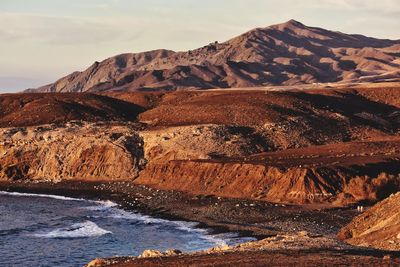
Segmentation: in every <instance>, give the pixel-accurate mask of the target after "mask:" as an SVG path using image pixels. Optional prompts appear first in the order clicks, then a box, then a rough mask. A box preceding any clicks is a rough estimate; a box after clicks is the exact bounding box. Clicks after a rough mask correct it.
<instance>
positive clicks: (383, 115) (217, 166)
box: [0, 84, 400, 206]
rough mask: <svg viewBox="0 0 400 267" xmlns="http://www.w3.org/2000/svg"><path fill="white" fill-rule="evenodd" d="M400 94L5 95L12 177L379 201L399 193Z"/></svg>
mask: <svg viewBox="0 0 400 267" xmlns="http://www.w3.org/2000/svg"><path fill="white" fill-rule="evenodd" d="M399 94H400V90H399V89H398V87H395V86H394V85H393V84H391V85H390V86H386V87H385V86H383V85H382V87H374V88H350V89H304V90H284V91H276V90H264V89H262V88H260V89H259V90H210V91H194V90H189V91H177V92H103V93H101V94H100V95H96V94H81V93H68V94H22V95H2V96H0V100H1V101H2V102H3V103H9V104H7V105H4V106H2V108H1V111H2V113H1V116H0V121H1V122H3V124H2V126H3V127H6V128H3V129H4V130H2V132H1V133H0V137H1V138H2V149H3V154H2V155H1V156H0V166H1V171H2V173H3V175H2V178H3V179H5V180H7V179H8V180H24V179H34V180H38V179H39V180H40V179H47V180H52V179H56V180H57V179H62V178H63V177H66V178H67V179H90V180H102V179H119V180H121V179H122V180H124V179H127V180H132V179H135V181H134V182H135V183H137V184H146V185H150V186H152V187H157V188H160V189H173V190H180V191H185V192H188V193H190V194H201V195H217V196H227V197H237V198H247V199H254V200H264V201H270V202H280V203H295V204H303V203H331V204H333V205H338V206H342V205H350V204H353V203H361V202H362V203H371V202H375V201H378V200H380V199H383V198H385V197H387V196H388V195H389V194H391V193H393V192H396V191H398V190H399V189H400V181H399V177H400V167H399V166H400V164H399V159H400V150H399V148H400V137H399V130H400V128H399V127H400V102H399V99H400V97H399ZM11 107H13V108H12V109H11ZM76 120H79V122H77V121H76ZM69 121H73V122H72V123H69ZM93 122H96V123H97V124H98V125H97V124H96V123H95V124H93ZM43 125H44V126H45V127H44V126H43ZM42 126H43V127H44V128H41V127H42ZM118 127H119V128H118ZM117 129H119V130H117ZM121 129H124V130H123V134H122V133H121ZM85 131H87V133H86V132H85ZM89 133H90V134H89ZM126 140H133V141H132V142H130V141H129V142H126ZM53 150H54V151H56V150H57V151H59V152H57V153H50V151H53ZM74 150H77V151H81V152H79V153H81V154H79V153H78V154H77V153H74V152H73V151H74ZM101 151H103V152H101ZM37 155H41V156H40V157H41V159H42V160H39V161H38V160H35V158H37V157H36V156H37ZM79 155H80V156H79ZM80 160H83V162H80ZM129 162H132V164H133V166H131V167H129V165H132V164H131V163H129ZM121 164H122V165H121ZM44 166H51V167H48V168H47V167H46V168H45V167H44ZM113 171H114V172H115V174H112V173H113ZM135 177H136V178H135Z"/></svg>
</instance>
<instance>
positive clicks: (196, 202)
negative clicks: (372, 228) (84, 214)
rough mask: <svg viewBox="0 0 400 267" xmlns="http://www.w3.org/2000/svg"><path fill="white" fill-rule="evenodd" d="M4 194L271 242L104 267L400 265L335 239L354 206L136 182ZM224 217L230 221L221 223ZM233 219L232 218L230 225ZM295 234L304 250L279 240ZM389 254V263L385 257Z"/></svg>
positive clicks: (31, 186)
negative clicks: (96, 206)
mask: <svg viewBox="0 0 400 267" xmlns="http://www.w3.org/2000/svg"><path fill="white" fill-rule="evenodd" d="M0 191H6V192H19V193H33V194H47V195H56V196H64V197H74V198H83V199H85V200H109V201H113V202H115V203H117V204H118V208H121V209H125V210H131V211H135V212H139V213H141V214H143V215H147V216H151V217H155V218H161V219H165V220H169V221H186V222H196V223H197V225H195V226H193V228H198V229H206V230H207V234H209V235H214V234H219V233H227V232H231V233H232V232H234V233H237V234H238V235H237V237H238V238H240V237H254V238H256V239H257V241H254V244H255V246H257V244H258V243H260V242H261V243H262V242H265V240H271V241H267V245H266V246H265V247H262V248H251V247H250V248H249V249H247V250H246V249H244V250H242V249H240V246H241V244H239V245H237V246H236V247H235V246H233V247H229V248H226V249H223V250H219V249H211V250H206V251H197V252H193V253H187V254H179V255H172V256H162V257H150V258H137V257H120V258H118V257H117V258H110V259H105V262H106V263H107V264H106V265H105V266H126V267H128V266H130V267H134V266H174V265H176V264H178V265H179V264H181V265H182V264H186V263H187V262H195V263H198V264H200V265H203V264H204V265H205V266H208V265H207V264H212V265H213V266H228V265H229V263H230V264H234V263H235V262H236V261H237V260H239V259H240V260H242V261H243V264H242V265H241V266H262V265H263V264H265V263H268V264H271V265H277V264H278V263H280V262H283V263H284V265H290V264H294V263H296V257H299V258H300V262H301V263H303V264H305V265H315V264H317V263H318V262H319V263H320V262H321V261H322V262H326V263H332V264H350V263H354V262H356V261H357V262H360V263H369V262H377V263H381V264H382V263H387V264H388V266H391V265H395V264H398V263H399V264H400V252H393V251H383V250H376V249H371V248H362V247H355V246H351V245H348V244H345V243H343V242H341V241H339V240H337V238H336V232H337V229H339V228H341V227H343V226H344V225H345V224H347V222H348V221H350V220H351V219H352V218H353V217H354V216H355V215H357V214H358V213H356V212H355V211H354V209H351V208H331V209H318V208H317V209H312V208H310V207H302V206H290V205H277V204H272V203H267V202H262V201H259V202H257V201H250V200H244V199H229V198H220V197H214V196H199V195H198V196H193V195H188V194H186V193H182V192H176V191H172V192H171V191H161V190H157V189H152V188H150V187H147V186H142V185H135V184H133V183H132V182H86V181H85V182H83V181H63V182H59V183H49V182H40V183H35V182H29V183H26V182H0ZM215 203H218V205H215ZM237 205H239V206H237ZM220 207H223V208H220ZM232 210H233V211H235V214H234V215H235V216H232V215H230V216H229V215H227V213H226V211H232ZM292 215H296V216H297V217H294V218H297V219H296V220H297V221H296V220H294V218H293V216H292ZM226 216H227V217H228V218H227V219H226V220H225V221H221V219H222V218H225V217H226ZM229 219H232V220H231V221H228V220H229ZM288 220H289V221H290V223H289V224H287V223H288ZM263 221H264V222H263ZM307 223H309V224H310V225H308V224H307ZM277 224H282V227H281V229H278V228H277V227H276V225H277ZM310 229H311V231H310ZM327 229H330V231H328V230H327ZM307 230H308V231H307ZM301 231H305V232H306V233H307V239H306V240H303V241H301V242H303V243H304V244H303V243H301V242H300V241H298V240H297V239H296V238H297V237H300V239H301V238H302V236H301V235H299V233H301ZM293 236H294V237H296V238H295V239H294V241H295V242H300V243H299V244H300V247H301V249H295V248H291V247H290V246H289V247H285V242H283V241H281V238H282V237H284V238H289V239H291V238H292V237H293ZM282 242H283V245H284V247H283V248H282V247H281V246H282V244H281V243H282ZM290 242H292V241H290ZM290 242H289V243H290ZM309 242H311V243H312V242H316V244H320V243H318V242H321V244H322V246H321V248H319V247H318V245H317V247H315V244H314V247H313V246H312V245H308V244H309ZM324 242H328V243H327V244H329V245H328V246H327V245H326V244H325V245H324ZM276 244H279V245H278V247H276V248H273V246H275V245H276ZM302 245H304V247H302ZM270 246H272V247H270ZM171 249H173V248H171ZM296 255H297V256H296ZM388 255H389V256H388ZM271 256H272V257H271ZM387 256H388V257H389V261H388V260H387V258H385V257H387ZM255 257H257V258H255ZM336 258H337V259H336ZM100 266H101V265H100Z"/></svg>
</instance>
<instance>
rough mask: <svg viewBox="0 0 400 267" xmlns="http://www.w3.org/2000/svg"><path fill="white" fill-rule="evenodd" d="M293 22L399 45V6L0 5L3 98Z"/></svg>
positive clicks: (126, 1)
mask: <svg viewBox="0 0 400 267" xmlns="http://www.w3.org/2000/svg"><path fill="white" fill-rule="evenodd" d="M290 19H295V20H298V21H300V22H302V23H304V24H306V25H309V26H317V27H322V28H326V29H330V30H335V31H341V32H345V33H359V34H364V35H367V36H371V37H377V38H388V39H400V0H379V1H377V0H201V1H200V0H0V92H14V91H18V90H22V89H25V88H31V87H37V86H39V85H44V84H47V83H50V82H53V81H55V80H56V79H58V78H60V77H62V76H65V75H67V74H69V73H71V72H73V71H76V70H84V69H85V68H87V67H88V66H90V65H91V64H92V63H93V62H94V61H101V60H103V59H105V58H107V57H110V56H114V55H117V54H121V53H128V52H132V53H135V52H142V51H147V50H152V49H159V48H166V49H172V50H175V51H181V50H188V49H194V48H197V47H200V46H203V45H205V44H208V43H210V42H211V41H220V42H222V41H225V40H228V39H230V38H232V37H234V36H237V35H239V34H241V33H244V32H246V31H248V30H250V29H253V28H256V27H267V26H269V25H272V24H277V23H282V22H285V21H288V20H290Z"/></svg>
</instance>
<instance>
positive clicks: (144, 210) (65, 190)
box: [0, 181, 272, 240]
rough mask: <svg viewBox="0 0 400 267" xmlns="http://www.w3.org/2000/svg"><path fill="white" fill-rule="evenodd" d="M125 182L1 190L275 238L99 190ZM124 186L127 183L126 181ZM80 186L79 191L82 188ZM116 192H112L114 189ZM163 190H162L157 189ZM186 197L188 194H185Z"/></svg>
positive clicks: (2, 185)
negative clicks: (109, 206) (105, 205)
mask: <svg viewBox="0 0 400 267" xmlns="http://www.w3.org/2000/svg"><path fill="white" fill-rule="evenodd" d="M120 183H121V182H87V181H85V182H83V181H67V182H60V183H52V182H38V183H35V182H33V183H32V182H29V183H26V182H23V183H21V182H3V181H1V182H0V191H3V192H10V193H26V194H38V195H39V194H42V195H47V196H60V197H70V198H76V199H83V200H90V201H112V202H114V203H116V204H117V207H118V208H120V209H123V210H126V211H131V212H135V213H140V214H142V215H145V216H150V217H153V218H157V219H163V220H168V221H182V222H191V223H196V225H195V226H194V227H193V228H198V229H205V230H207V234H209V235H215V234H221V233H234V234H237V238H240V237H251V238H255V239H257V240H259V239H262V238H265V237H268V236H272V235H268V234H257V233H254V232H253V231H251V230H236V231H232V230H230V228H229V227H226V226H223V225H214V224H213V223H210V224H207V223H206V222H203V221H198V220H194V219H192V218H190V216H189V217H187V216H179V215H176V214H171V213H168V212H166V211H164V210H161V209H158V208H156V207H154V206H153V205H151V204H150V205H148V204H146V203H144V202H145V201H143V202H141V203H139V202H138V200H135V201H136V202H137V203H136V205H131V204H130V203H132V202H131V200H132V199H137V197H136V196H134V197H127V196H126V195H124V193H121V192H112V191H108V190H103V191H101V193H103V194H101V195H100V194H99V191H98V190H96V187H98V186H102V185H107V186H110V187H113V186H114V185H115V184H120ZM122 183H124V182H122ZM134 186H135V187H136V188H135V189H137V190H139V191H141V192H143V191H145V192H146V191H148V190H149V189H150V190H151V188H150V187H147V186H143V185H134ZM78 187H79V188H78ZM111 190H112V189H111ZM153 190H154V189H153ZM154 191H161V190H154ZM176 193H178V194H184V193H180V192H176ZM136 194H139V195H140V194H141V193H140V192H136ZM185 195H186V194H185Z"/></svg>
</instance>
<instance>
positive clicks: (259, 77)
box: [29, 20, 400, 92]
mask: <svg viewBox="0 0 400 267" xmlns="http://www.w3.org/2000/svg"><path fill="white" fill-rule="evenodd" d="M210 41H213V40H210ZM399 53H400V41H399V40H381V39H375V38H370V37H365V36H362V35H355V34H344V33H341V32H335V31H329V30H325V29H321V28H315V27H309V26H306V25H303V24H302V23H300V22H298V21H295V20H290V21H288V22H286V23H282V24H277V25H272V26H269V27H266V28H256V29H253V30H251V31H248V32H246V33H244V34H242V35H240V36H237V37H235V38H232V39H230V40H228V41H226V42H223V43H219V42H216V41H213V42H212V43H210V44H207V45H205V46H203V47H201V48H198V49H194V50H190V51H185V52H174V51H170V50H163V49H160V50H155V51H148V52H143V53H127V54H121V55H117V56H114V57H110V58H108V59H105V60H103V61H101V62H97V61H96V62H95V63H93V64H92V65H91V66H90V67H89V68H88V69H86V70H84V71H82V72H79V71H77V72H74V73H72V74H70V75H67V76H65V77H63V78H61V79H59V80H58V81H56V82H54V83H52V84H49V85H45V86H42V87H40V88H37V89H30V90H29V91H37V92H100V91H109V90H122V91H135V90H152V91H154V90H176V89H194V88H196V89H204V88H232V87H242V88H243V87H254V86H268V85H298V84H312V83H328V82H382V81H399V79H400V71H399V66H400V54H399Z"/></svg>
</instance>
